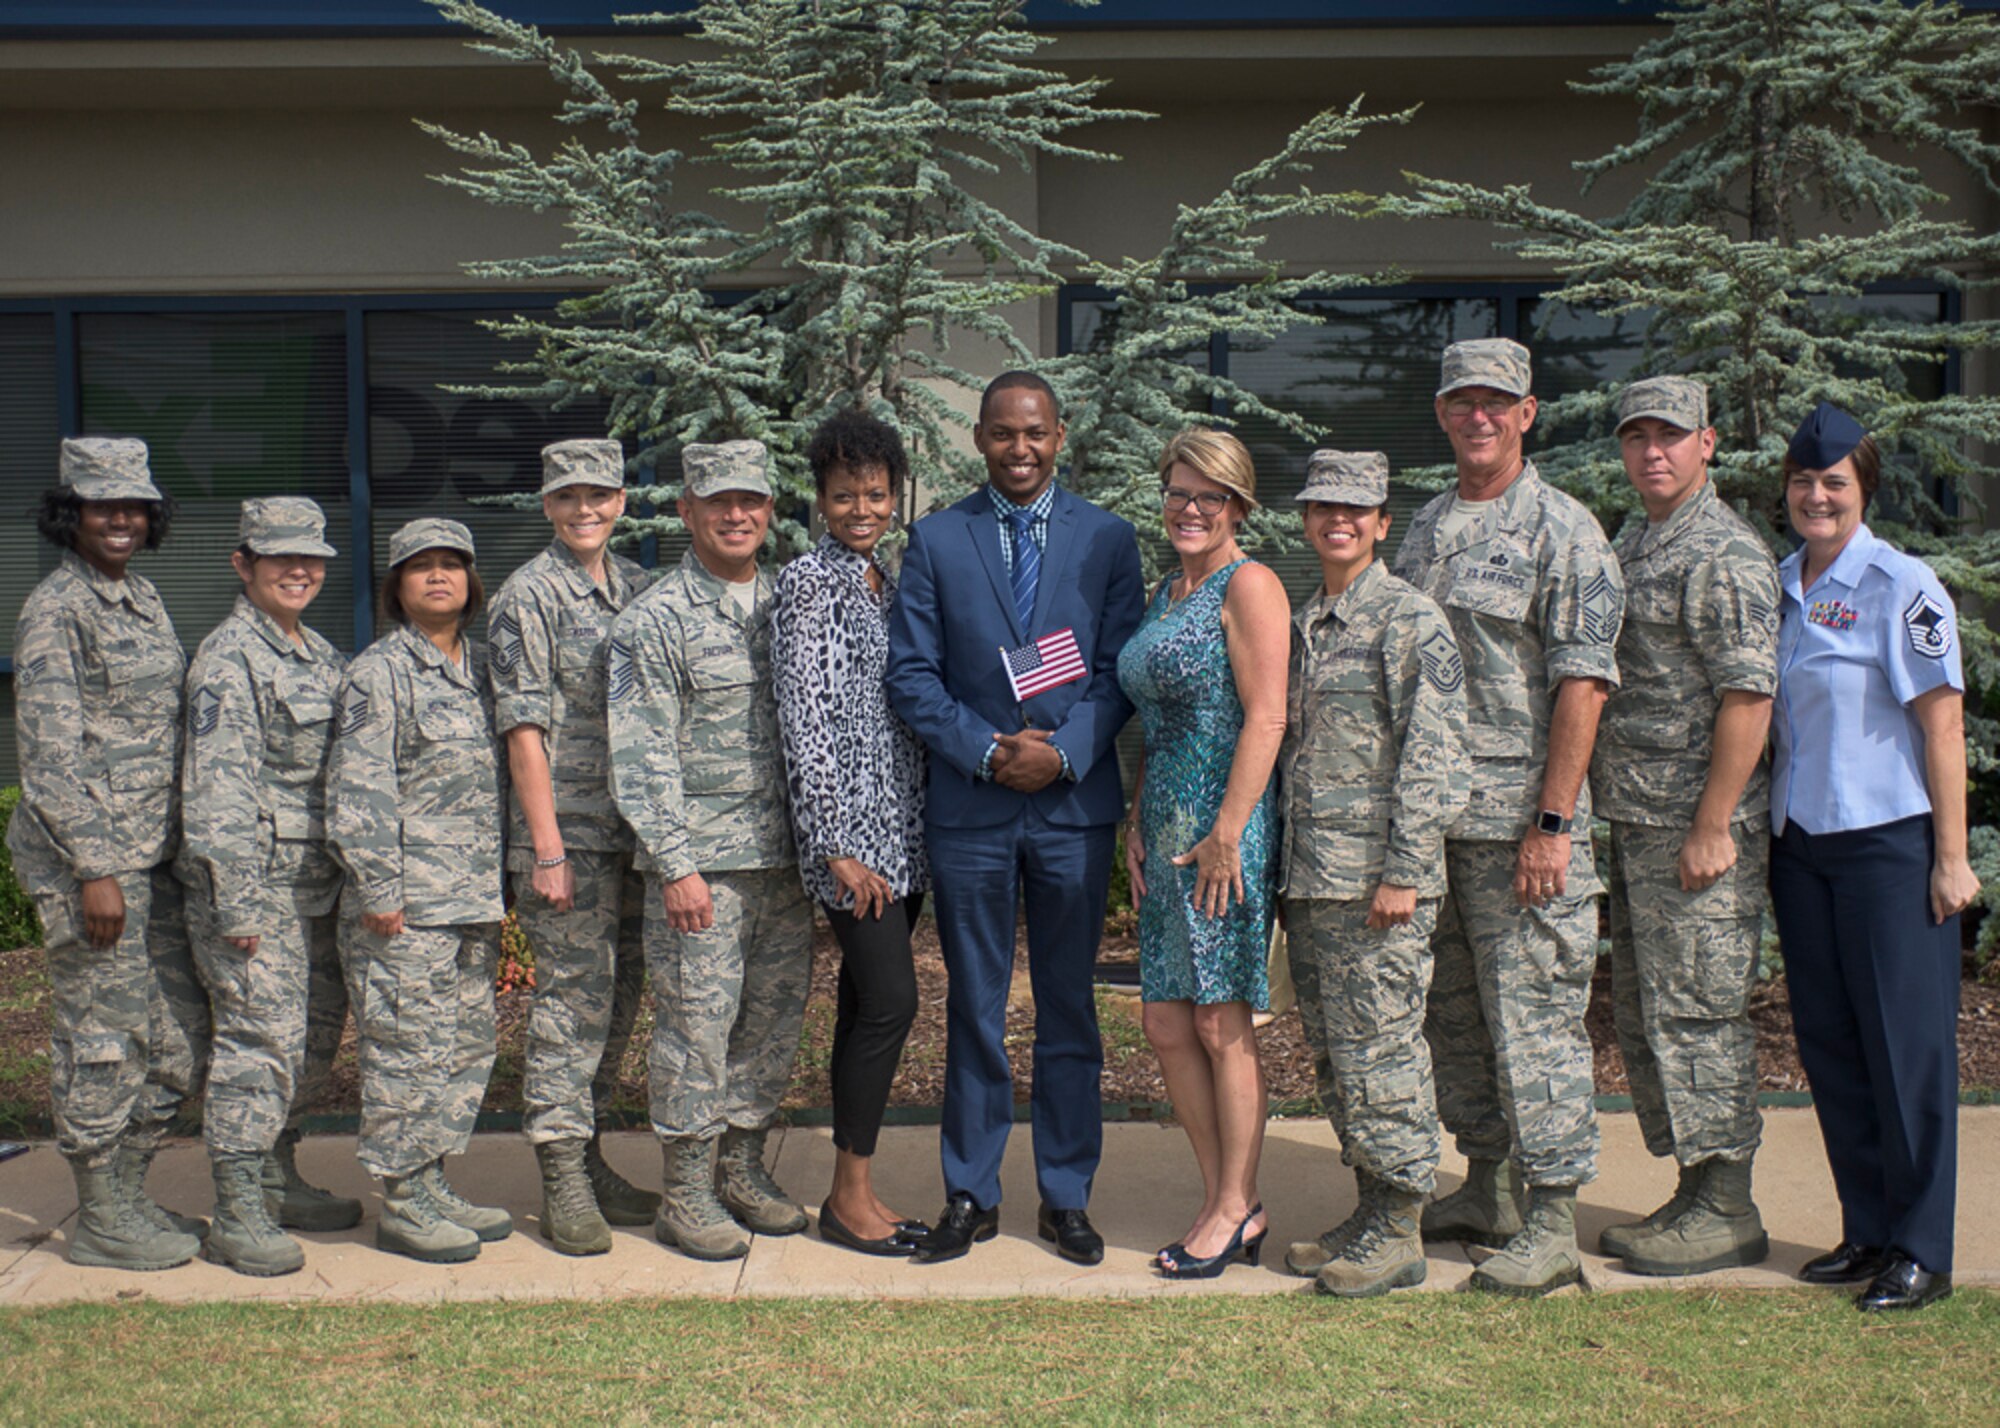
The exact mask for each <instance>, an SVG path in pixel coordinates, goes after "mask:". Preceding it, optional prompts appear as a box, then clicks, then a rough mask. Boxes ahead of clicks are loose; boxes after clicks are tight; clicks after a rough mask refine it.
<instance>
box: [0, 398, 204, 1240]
mask: <svg viewBox="0 0 2000 1428" xmlns="http://www.w3.org/2000/svg"><path fill="white" fill-rule="evenodd" d="M166 522H167V506H166V499H165V497H163V496H162V495H161V494H160V491H159V489H158V488H157V487H156V486H154V485H153V481H152V476H151V473H150V472H149V471H148V469H147V461H146V447H145V443H143V442H140V441H134V440H130V439H125V438H110V437H81V438H76V439H72V440H68V441H65V442H63V444H62V455H61V465H60V482H59V485H58V486H57V488H56V489H55V490H54V491H52V492H50V493H49V494H48V495H47V496H46V497H45V498H44V501H43V508H42V514H41V518H40V525H41V529H42V533H43V534H44V535H45V536H46V537H48V539H50V540H51V541H52V542H54V543H55V544H57V545H59V546H61V547H62V548H63V556H62V562H61V564H60V565H58V566H57V568H56V569H55V571H54V572H53V573H52V574H50V575H49V577H48V578H47V579H46V580H44V581H42V582H41V584H39V585H37V586H36V587H35V589H34V592H33V593H32V594H31V595H29V597H28V600H27V603H26V604H25V605H24V606H22V609H21V619H20V623H19V624H18V625H17V626H16V627H15V632H14V701H15V702H14V727H15V737H16V739H17V740H18V744H19V748H20V759H21V801H20V803H19V805H18V806H17V807H16V808H15V810H14V816H13V820H12V821H11V822H10V823H9V825H8V828H7V847H8V849H9V851H11V852H12V854H13V856H14V873H15V876H16V877H18V878H19V879H20V882H21V885H22V886H23V887H24V888H25V889H27V891H28V893H29V894H30V895H31V896H32V897H33V898H34V899H35V908H36V910H37V911H38V912H39V913H40V914H41V918H42V931H43V946H44V948H45V949H46V952H47V956H48V969H49V983H50V987H51V991H52V998H51V1000H52V1003H53V1007H52V1010H53V1018H52V1022H51V1026H50V1031H49V1096H50V1101H51V1108H52V1109H53V1111H54V1113H55V1122H56V1147H57V1149H58V1150H60V1151H61V1152H62V1155H63V1158H64V1159H66V1160H67V1161H68V1162H69V1164H70V1168H71V1170H72V1172H73V1173H74V1174H75V1176H76V1186H77V1199H78V1202H79V1207H80V1208H79V1213H78V1220H77V1230H76V1233H75V1234H74V1235H73V1236H72V1237H71V1239H70V1246H69V1257H70V1258H71V1259H72V1260H73V1261H75V1262H76V1263H78V1264H94V1265H107V1266H111V1267H114V1268H121V1269H167V1268H170V1267H171V1266H173V1265H177V1264H184V1263H186V1262H187V1261H188V1260H189V1259H192V1258H193V1257H194V1255H195V1253H196V1252H197V1251H198V1250H199V1249H200V1241H199V1239H198V1238H197V1236H198V1235H200V1234H205V1233H206V1232H207V1226H206V1225H204V1224H202V1223H201V1222H200V1221H197V1220H190V1219H186V1218H184V1217H181V1216H177V1215H171V1214H170V1213H169V1212H167V1211H165V1210H162V1209H161V1208H160V1207H159V1206H158V1205H156V1204H155V1203H154V1202H153V1201H152V1199H151V1198H150V1197H149V1196H148V1195H147V1194H146V1190H145V1181H146V1170H147V1167H148V1166H149V1165H150V1164H151V1163H152V1159H153V1155H154V1153H155V1152H156V1151H157V1150H158V1148H159V1143H160V1138H161V1136H162V1135H163V1134H164V1133H165V1131H166V1129H167V1127H168V1125H169V1123H170V1122H171V1121H172V1120H173V1119H174V1116H175V1114H176V1112H177V1111H179V1110H180V1108H181V1106H182V1104H183V1103H184V1102H185V1101H186V1100H187V1099H189V1098H190V1097H192V1096H194V1095H196V1094H197V1093H198V1092H199V1091H200V1089H201V1080H202V1074H203V1071H204V1069H205V1067H206V1065H207V1061H208V1038H209V1022H208V1002H207V999H206V998H205V997H203V996H202V994H201V988H200V986H199V985H198V984H197V983H196V981H195V975H194V966H193V962H192V959H191V957H190V955H189V950H188V942H187V929H186V926H185V924H184V922H183V920H182V899H181V888H180V884H179V883H178V882H177V881H175V879H174V876H173V872H172V869H171V867H170V860H171V859H172V857H173V854H174V847H175V844H176V842H177V841H178V839H179V834H180V809H179V806H178V803H179V801H178V798H177V797H176V790H175V785H174V780H175V777H176V775H177V774H178V773H179V771H180V756H181V676H182V674H183V672H184V671H185V670H186V668H187V659H186V656H185V655H184V654H183V653H182V652H181V644H180V640H179V638H178V637H177V636H176V635H175V634H174V626H173V621H172V620H170V619H168V618H167V611H166V607H165V606H164V605H162V604H161V603H160V596H159V592H158V591H156V590H155V589H154V588H153V585H152V582H150V581H149V580H147V579H146V578H145V577H144V576H143V575H136V574H133V573H131V572H130V571H129V570H128V569H127V568H126V565H125V562H126V561H128V560H129V559H130V558H131V556H132V555H133V554H134V553H136V552H137V551H138V550H139V549H140V548H141V547H152V546H156V545H158V544H159V542H160V539H161V537H162V536H163V535H164V534H165V531H166Z"/></svg>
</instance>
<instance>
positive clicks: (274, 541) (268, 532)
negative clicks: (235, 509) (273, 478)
mask: <svg viewBox="0 0 2000 1428" xmlns="http://www.w3.org/2000/svg"><path fill="white" fill-rule="evenodd" d="M236 543H237V544H238V545H247V546H249V547H250V549H251V550H252V551H253V552H254V553H255V554H258V555H316V556H319V557H320V558H321V559H326V558H328V557H331V556H335V555H338V554H339V553H340V552H339V551H337V550H335V549H334V548H333V547H332V546H330V545H328V544H327V542H326V512H324V511H322V510H321V509H320V508H319V502H317V501H312V500H308V499H307V498H306V497H304V496H259V497H256V498H255V499H253V500H248V501H245V502H244V503H243V509H242V512H241V514H240V516H239V517H238V520H237V524H236Z"/></svg>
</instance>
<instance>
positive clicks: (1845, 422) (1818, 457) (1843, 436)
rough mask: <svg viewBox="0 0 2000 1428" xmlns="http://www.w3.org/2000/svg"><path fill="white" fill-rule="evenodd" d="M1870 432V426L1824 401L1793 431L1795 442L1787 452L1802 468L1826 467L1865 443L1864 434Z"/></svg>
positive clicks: (1795, 463) (1816, 469)
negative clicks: (1863, 424) (1865, 425)
mask: <svg viewBox="0 0 2000 1428" xmlns="http://www.w3.org/2000/svg"><path fill="white" fill-rule="evenodd" d="M1866 435H1868V431H1867V428H1865V427H1863V426H1862V425H1861V423H1860V422H1858V421H1856V420H1855V419H1854V418H1853V417H1851V416H1849V415H1848V414H1847V413H1846V412H1844V411H1842V410H1841V409H1840V408H1839V407H1837V406H1835V405H1834V404H1833V403H1832V402H1821V403H1820V404H1819V405H1818V406H1816V407H1814V408H1813V409H1812V414H1811V415H1810V416H1808V417H1807V418H1806V419H1805V420H1804V421H1802V422H1800V423H1799V429H1798V430H1797V431H1795V432H1793V433H1792V444H1791V445H1790V446H1788V447H1786V448H1785V455H1787V456H1789V457H1791V458H1792V464H1793V465H1795V466H1797V467H1799V468H1801V469H1802V470H1806V471H1824V470H1826V469H1827V468H1828V467H1830V466H1837V465H1839V464H1840V463H1841V461H1842V460H1844V459H1845V458H1846V457H1847V456H1848V455H1850V454H1851V453H1852V452H1853V450H1854V448H1855V447H1857V446H1859V445H1861V438H1862V437H1864V436H1866Z"/></svg>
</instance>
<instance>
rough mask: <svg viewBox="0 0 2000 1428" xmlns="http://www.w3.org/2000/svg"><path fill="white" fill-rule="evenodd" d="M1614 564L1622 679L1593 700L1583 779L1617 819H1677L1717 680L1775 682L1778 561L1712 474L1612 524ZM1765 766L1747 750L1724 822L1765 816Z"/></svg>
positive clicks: (1724, 683)
mask: <svg viewBox="0 0 2000 1428" xmlns="http://www.w3.org/2000/svg"><path fill="white" fill-rule="evenodd" d="M1617 549H1618V559H1619V562H1620V564H1622V565H1623V566H1624V569H1625V629H1624V632H1623V633H1622V634H1620V635H1619V637H1618V665H1619V668H1620V669H1621V670H1623V671H1624V675H1625V682H1624V683H1623V684H1622V685H1621V686H1620V687H1619V688H1618V690H1617V691H1616V692H1615V693H1613V694H1612V696H1611V699H1610V702H1609V703H1607V704H1606V705H1605V706H1604V718H1603V721H1602V722H1601V723H1600V724H1599V726H1598V730H1597V752H1596V756H1595V757H1594V758H1593V759H1592V760H1591V766H1590V782H1591V790H1592V794H1593V796H1594V797H1595V798H1596V800H1597V811H1598V813H1599V814H1600V815H1602V816H1603V817H1605V818H1610V819H1613V820H1616V821H1618V822H1621V823H1650V824H1654V825H1658V826H1664V827H1672V828H1686V827H1688V826H1689V825H1690V824H1691V823H1692V822H1693V821H1694V811H1695V806H1696V805H1697V804H1698V803H1700V802H1701V791H1702V788H1703V786H1704V785H1705V784H1706V783H1707V782H1708V764H1709V759H1710V757H1711V756H1712V754H1713V753H1714V747H1715V714H1716V710H1718V709H1719V708H1721V707H1722V691H1723V690H1725V689H1743V690H1748V691H1750V692H1752V693H1755V694H1771V693H1774V692H1775V691H1776V690H1777V687H1778V608H1779V594H1778V567H1777V565H1776V563H1775V562H1774V561H1773V560H1772V559H1771V553H1770V552H1769V551H1768V550H1766V549H1765V547H1764V542H1763V541H1761V540H1759V539H1758V537H1757V533H1756V532H1755V531H1753V530H1752V529H1750V524H1749V522H1747V521H1745V520H1744V519H1743V518H1742V517H1741V516H1739V515H1737V514H1736V512H1734V511H1732V510H1731V509H1730V508H1729V506H1728V505H1727V504H1726V503H1725V502H1724V501H1723V500H1722V498H1721V497H1720V496H1718V495H1716V493H1715V485H1714V483H1713V482H1706V481H1705V482H1703V483H1702V486H1701V489H1700V490H1698V491H1696V492H1695V493H1694V495H1692V496H1690V497H1689V498H1688V499H1687V500H1685V501H1683V502H1682V503H1681V507H1680V509H1679V510H1677V511H1675V512H1674V513H1673V514H1672V515H1670V516H1668V517H1667V519H1666V520H1664V521H1662V522H1660V523H1659V524H1658V525H1654V524H1653V523H1652V522H1650V521H1648V520H1646V519H1645V518H1644V517H1643V516H1638V517H1634V518H1633V519H1632V520H1631V521H1629V522H1628V523H1627V524H1626V526H1625V529H1624V530H1622V531H1620V532H1619V534H1618V544H1617ZM1770 803H1771V769H1770V764H1769V762H1768V761H1767V760H1765V759H1759V760H1758V761H1757V768H1756V771H1755V772H1754V773H1752V774H1751V775H1750V781H1749V782H1748V783H1747V784H1745V785H1744V787H1743V797H1742V799H1741V800H1740V801H1738V803H1737V805H1736V816H1735V817H1734V818H1733V819H1731V820H1730V821H1731V822H1733V823H1742V824H1745V825H1746V826H1748V827H1751V828H1762V827H1765V826H1766V825H1767V824H1768V823H1769V821H1770Z"/></svg>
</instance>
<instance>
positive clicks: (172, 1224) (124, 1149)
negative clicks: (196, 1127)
mask: <svg viewBox="0 0 2000 1428" xmlns="http://www.w3.org/2000/svg"><path fill="white" fill-rule="evenodd" d="M158 1153H159V1147H158V1146H156V1145H154V1146H147V1147H145V1148H144V1149H141V1148H139V1147H138V1146H134V1145H131V1144H126V1145H121V1146H119V1147H118V1150H117V1152H116V1153H115V1154H114V1155H113V1157H112V1160H111V1169H112V1171H113V1172H114V1173H115V1174H116V1175H117V1177H118V1187H119V1190H120V1191H121V1192H122V1193H123V1194H124V1196H125V1198H127V1199H128V1200H130V1201H131V1202H132V1207H133V1208H134V1209H135V1210H137V1211H138V1212H139V1215H140V1217H141V1218H143V1219H144V1220H145V1221H146V1222H147V1223H148V1224H150V1225H152V1226H153V1227H154V1228H155V1229H161V1230H172V1231H173V1232H174V1233H175V1234H177V1235H193V1236H194V1237H195V1238H196V1239H198V1240H200V1239H206V1238H207V1237H208V1221H206V1220H204V1219H201V1218H200V1217H199V1216H195V1215H181V1214H176V1213H175V1212H174V1211H172V1210H169V1209H168V1208H167V1207H166V1206H165V1205H162V1204H160V1203H159V1201H157V1200H155V1199H154V1198H153V1197H152V1196H151V1195H148V1194H147V1193H146V1175H147V1173H148V1172H149V1171H151V1170H152V1168H153V1157H154V1156H155V1155H156V1154H158Z"/></svg>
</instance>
